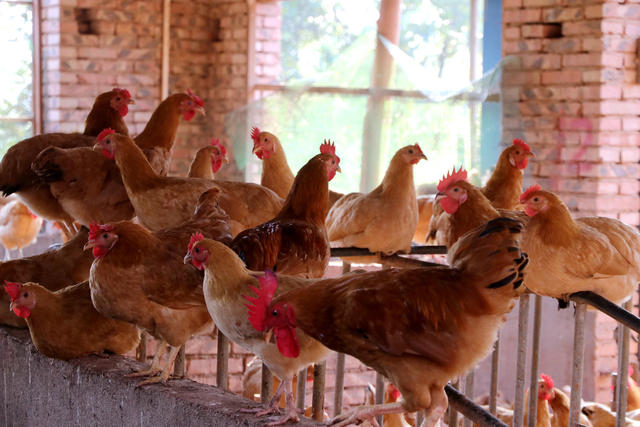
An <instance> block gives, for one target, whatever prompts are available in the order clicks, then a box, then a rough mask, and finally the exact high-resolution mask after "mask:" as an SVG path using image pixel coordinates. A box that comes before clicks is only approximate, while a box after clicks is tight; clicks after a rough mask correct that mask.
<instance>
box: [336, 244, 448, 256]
mask: <svg viewBox="0 0 640 427" xmlns="http://www.w3.org/2000/svg"><path fill="white" fill-rule="evenodd" d="M446 254H447V247H446V246H434V245H423V246H411V250H410V251H409V255H446ZM331 256H332V257H334V258H339V257H346V256H377V254H376V253H373V252H369V250H368V249H366V248H356V247H348V248H331Z"/></svg>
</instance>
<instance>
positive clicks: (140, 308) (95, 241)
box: [85, 189, 231, 385]
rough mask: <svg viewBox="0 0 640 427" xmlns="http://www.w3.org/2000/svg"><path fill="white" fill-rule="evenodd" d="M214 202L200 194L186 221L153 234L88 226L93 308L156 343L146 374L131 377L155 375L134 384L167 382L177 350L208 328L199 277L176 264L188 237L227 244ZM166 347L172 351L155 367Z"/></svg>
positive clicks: (212, 195) (212, 194)
mask: <svg viewBox="0 0 640 427" xmlns="http://www.w3.org/2000/svg"><path fill="white" fill-rule="evenodd" d="M217 197H218V192H217V189H216V190H212V191H209V192H205V193H204V194H203V195H202V196H201V197H200V202H199V206H198V208H197V209H196V211H195V213H194V214H193V217H192V218H191V219H190V220H189V221H188V222H186V223H185V224H183V225H181V226H178V227H175V228H172V229H167V230H160V231H158V232H156V233H151V232H149V231H148V230H147V229H145V228H144V227H142V226H140V225H138V224H134V223H132V222H129V221H122V222H119V223H116V224H113V225H100V226H99V225H92V227H91V231H90V233H89V241H88V242H87V244H86V245H85V248H86V249H89V248H91V249H92V252H93V255H94V257H95V258H96V260H95V261H94V263H93V265H92V266H91V275H90V286H91V298H92V300H93V303H94V305H95V307H96V309H97V310H98V312H100V313H101V314H103V315H104V316H107V317H110V318H114V319H118V320H122V321H125V322H130V323H133V324H135V325H137V326H138V327H140V328H142V329H144V330H146V331H147V332H149V334H150V335H152V336H153V337H155V338H157V339H159V340H160V341H161V345H160V346H159V347H158V349H159V350H158V351H157V352H156V354H155V356H154V359H153V362H152V365H151V367H150V369H148V370H145V371H142V372H138V373H135V374H133V375H132V376H145V375H153V374H157V373H159V375H157V376H155V377H151V378H149V379H147V380H144V381H142V382H141V383H140V384H139V385H144V384H151V383H157V382H166V381H167V379H168V378H169V372H170V368H171V365H172V364H173V362H174V360H175V357H176V355H177V354H178V350H179V349H180V347H181V346H182V345H183V344H184V343H185V342H186V341H187V340H188V339H189V338H190V337H191V336H192V335H195V334H198V333H201V332H204V331H205V330H207V329H209V328H210V327H211V316H209V313H208V312H207V309H206V307H205V301H204V298H203V293H202V279H203V275H202V273H200V272H199V271H197V270H194V269H193V268H189V267H188V266H185V265H184V264H183V263H182V262H181V260H182V255H183V254H184V252H185V251H186V250H187V247H188V246H187V241H188V239H189V236H190V235H191V234H192V233H194V232H196V231H197V232H199V233H204V234H205V235H207V236H209V237H211V238H214V239H221V240H223V241H227V242H228V241H229V240H230V239H231V234H230V229H229V226H228V224H227V219H228V218H227V216H226V214H225V213H224V211H222V210H221V209H220V207H219V206H218V205H217V202H216V199H217ZM199 235H202V234H199ZM166 344H169V346H170V347H171V350H170V353H169V356H168V358H167V361H166V363H165V364H164V366H163V367H162V368H160V358H161V357H162V355H163V353H164V352H165V350H166Z"/></svg>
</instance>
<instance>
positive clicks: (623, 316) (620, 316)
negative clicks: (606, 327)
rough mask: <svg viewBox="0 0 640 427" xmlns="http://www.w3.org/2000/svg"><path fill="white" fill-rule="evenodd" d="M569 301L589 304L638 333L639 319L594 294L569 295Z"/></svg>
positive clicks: (578, 293)
mask: <svg viewBox="0 0 640 427" xmlns="http://www.w3.org/2000/svg"><path fill="white" fill-rule="evenodd" d="M569 299H571V300H572V301H575V302H580V303H583V304H589V305H591V306H593V307H595V308H597V309H598V310H600V311H602V312H603V313H604V314H606V315H608V316H610V317H612V318H614V319H615V320H617V321H618V322H620V323H622V324H623V325H625V326H628V327H629V328H631V329H633V330H634V331H636V332H638V333H640V318H638V317H637V316H635V315H634V314H632V313H630V312H629V311H627V310H625V309H624V308H622V307H620V306H618V305H616V304H614V303H612V302H611V301H609V300H608V299H606V298H603V297H601V296H600V295H598V294H596V293H593V292H589V291H584V292H576V293H574V294H571V295H569Z"/></svg>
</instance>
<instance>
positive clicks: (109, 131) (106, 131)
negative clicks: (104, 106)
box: [98, 128, 116, 141]
mask: <svg viewBox="0 0 640 427" xmlns="http://www.w3.org/2000/svg"><path fill="white" fill-rule="evenodd" d="M113 133H116V131H115V130H113V129H111V128H106V129H103V130H102V132H100V133H99V134H98V141H102V140H103V139H105V138H106V137H107V135H111V134H113Z"/></svg>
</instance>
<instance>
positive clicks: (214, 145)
mask: <svg viewBox="0 0 640 427" xmlns="http://www.w3.org/2000/svg"><path fill="white" fill-rule="evenodd" d="M222 162H224V163H229V157H228V156H227V148H226V147H225V146H224V145H223V144H222V143H221V142H220V140H219V139H218V138H213V139H211V144H210V145H209V146H207V147H203V148H201V149H199V150H198V152H197V153H196V156H195V157H194V158H193V162H192V163H191V167H190V168H189V173H188V174H187V176H188V177H189V178H204V179H214V178H215V175H214V174H215V173H216V172H218V171H219V170H220V168H221V167H222Z"/></svg>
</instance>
